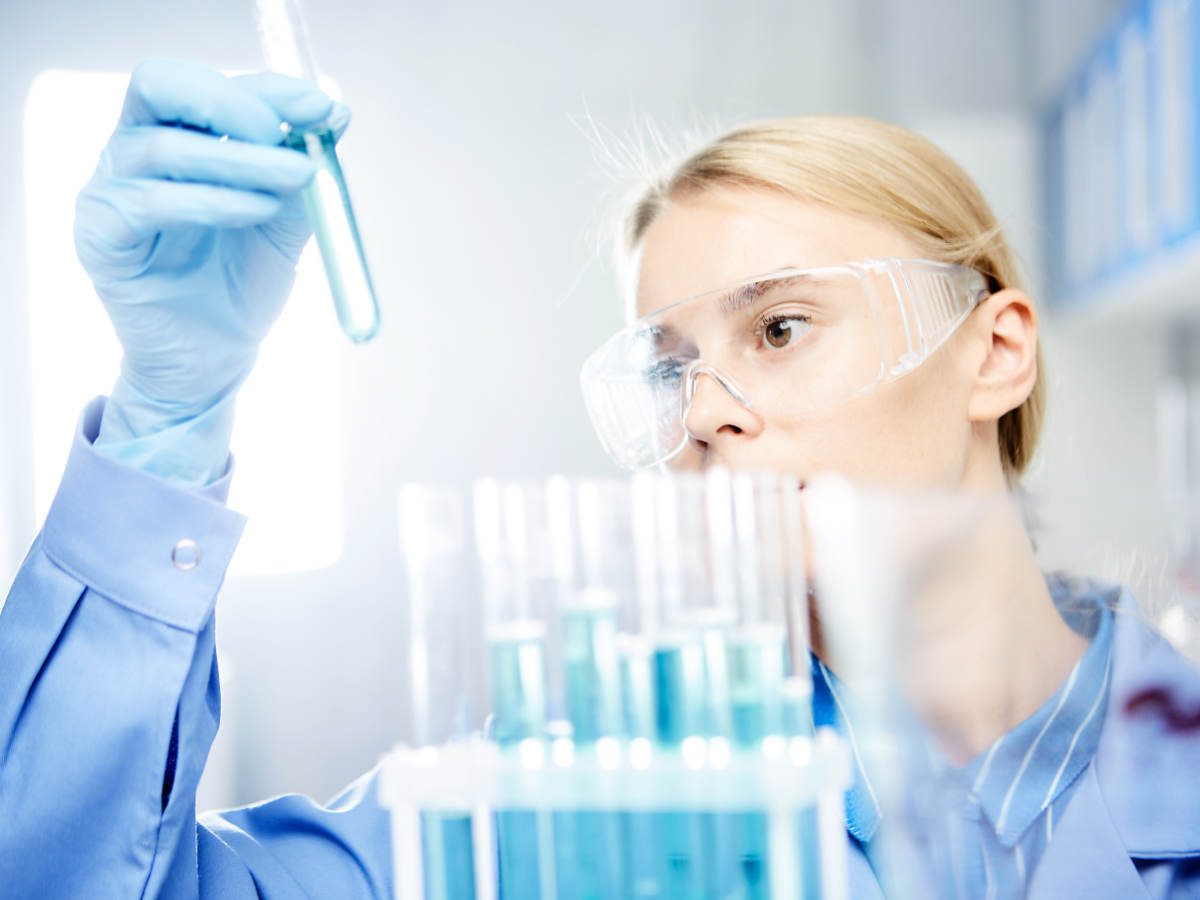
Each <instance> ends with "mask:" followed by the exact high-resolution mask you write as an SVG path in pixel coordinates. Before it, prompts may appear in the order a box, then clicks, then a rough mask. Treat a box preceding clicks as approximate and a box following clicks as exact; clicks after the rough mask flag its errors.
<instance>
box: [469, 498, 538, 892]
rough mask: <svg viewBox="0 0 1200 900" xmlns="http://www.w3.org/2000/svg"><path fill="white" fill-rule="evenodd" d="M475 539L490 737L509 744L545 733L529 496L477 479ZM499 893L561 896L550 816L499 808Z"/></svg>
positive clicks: (511, 745)
mask: <svg viewBox="0 0 1200 900" xmlns="http://www.w3.org/2000/svg"><path fill="white" fill-rule="evenodd" d="M474 511H475V542H476V550H477V552H478V555H479V559H480V564H481V565H482V567H483V584H484V605H485V620H486V631H487V645H488V662H489V674H490V679H489V680H490V683H491V697H492V719H491V729H490V730H491V735H492V737H493V739H494V740H495V741H496V742H497V743H498V744H499V745H500V746H501V747H503V748H507V749H512V750H515V749H516V748H517V747H518V746H519V745H521V744H522V743H523V742H524V741H528V740H535V741H540V740H542V739H544V738H545V737H546V734H547V721H546V662H545V660H546V653H545V637H546V629H545V623H544V622H543V621H541V620H539V619H537V618H535V617H534V616H533V611H532V609H531V604H530V596H529V581H528V562H529V547H528V544H527V533H526V522H525V509H524V498H523V497H522V495H521V492H520V488H519V487H517V486H515V485H506V486H505V487H504V488H503V490H502V489H501V486H500V485H499V483H498V482H496V481H495V480H494V479H482V480H480V481H478V482H476V484H475V489H474ZM495 834H496V857H497V864H498V866H497V868H498V879H499V884H500V893H501V896H504V897H530V898H535V900H536V898H542V897H544V898H551V897H553V896H554V895H555V873H554V834H553V827H552V824H551V819H550V815H549V814H548V813H543V812H532V811H528V810H510V809H506V810H499V811H497V813H496V816H495Z"/></svg>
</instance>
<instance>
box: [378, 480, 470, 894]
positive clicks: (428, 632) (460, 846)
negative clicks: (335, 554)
mask: <svg viewBox="0 0 1200 900" xmlns="http://www.w3.org/2000/svg"><path fill="white" fill-rule="evenodd" d="M397 500H398V502H397V508H398V513H399V523H398V524H399V533H400V546H401V549H402V551H403V555H404V559H405V563H406V567H407V575H408V578H407V585H408V596H407V601H408V654H407V656H408V674H409V680H410V688H409V692H408V694H409V702H410V722H411V724H410V728H409V734H408V739H409V740H410V742H411V743H412V744H413V745H414V746H416V747H425V746H431V745H435V744H440V743H442V742H443V741H446V740H448V739H451V738H453V737H456V736H462V733H463V732H464V731H465V730H466V729H467V728H468V727H469V723H470V718H471V716H470V710H471V706H472V703H471V700H472V697H471V696H470V695H471V687H472V684H471V683H470V681H471V679H470V674H472V673H470V672H468V671H465V667H464V666H463V665H462V660H463V659H464V658H466V659H470V657H471V654H470V652H469V651H468V648H467V647H465V646H463V645H464V643H466V642H467V636H466V629H464V628H463V625H464V624H465V623H464V622H463V621H462V619H463V617H462V616H461V615H458V613H460V612H461V610H460V609H458V608H456V607H448V605H447V604H444V603H439V602H437V601H438V600H440V599H443V598H445V597H447V596H454V592H455V591H456V590H461V589H462V588H463V587H464V585H463V584H462V583H461V581H460V579H459V578H458V573H461V572H462V571H463V569H464V565H463V563H464V561H465V558H464V557H465V554H466V553H467V552H468V549H467V548H468V546H469V541H468V540H467V535H466V532H465V522H464V517H463V510H462V496H461V494H460V492H458V491H456V490H448V489H439V488H434V487H431V486H429V485H423V484H406V485H404V486H403V487H402V488H401V489H400V491H399V494H398V498H397ZM464 651H468V652H464ZM420 825H421V851H422V863H423V866H422V868H423V888H424V896H425V900H474V898H475V896H476V891H475V877H474V865H473V860H474V846H473V839H472V834H471V814H470V811H469V810H457V809H445V810H431V809H423V810H421V811H420Z"/></svg>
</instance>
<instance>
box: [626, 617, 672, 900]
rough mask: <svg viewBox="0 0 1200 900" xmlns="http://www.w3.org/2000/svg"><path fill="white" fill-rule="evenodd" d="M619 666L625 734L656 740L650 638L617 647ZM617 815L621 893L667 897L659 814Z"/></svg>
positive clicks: (652, 659)
mask: <svg viewBox="0 0 1200 900" xmlns="http://www.w3.org/2000/svg"><path fill="white" fill-rule="evenodd" d="M617 667H618V671H619V673H620V674H619V681H620V687H621V709H622V711H623V716H622V719H623V725H624V729H625V734H626V735H627V736H628V737H630V738H640V739H643V740H654V738H655V737H656V736H657V734H658V727H657V724H656V720H655V710H656V702H655V691H654V668H655V667H654V654H653V648H652V646H651V645H650V643H649V642H648V641H644V640H641V639H638V638H630V639H629V640H627V641H626V642H625V643H624V644H623V645H621V646H620V647H619V649H618V653H617ZM618 818H619V821H620V826H621V847H622V856H623V857H624V859H625V870H624V876H625V880H624V882H623V885H622V890H621V892H620V896H621V897H630V898H635V900H640V898H647V897H662V896H664V894H663V892H662V886H661V884H660V879H661V873H662V859H663V858H664V854H663V851H662V849H661V848H660V846H659V829H658V827H657V817H656V815H655V814H654V813H650V812H623V813H619V814H618Z"/></svg>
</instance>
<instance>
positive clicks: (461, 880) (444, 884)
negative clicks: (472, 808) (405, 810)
mask: <svg viewBox="0 0 1200 900" xmlns="http://www.w3.org/2000/svg"><path fill="white" fill-rule="evenodd" d="M421 856H422V862H423V864H424V866H425V900H475V858H474V852H473V844H472V837H471V816H470V815H469V814H463V813H459V812H437V811H432V810H425V811H424V812H422V813H421Z"/></svg>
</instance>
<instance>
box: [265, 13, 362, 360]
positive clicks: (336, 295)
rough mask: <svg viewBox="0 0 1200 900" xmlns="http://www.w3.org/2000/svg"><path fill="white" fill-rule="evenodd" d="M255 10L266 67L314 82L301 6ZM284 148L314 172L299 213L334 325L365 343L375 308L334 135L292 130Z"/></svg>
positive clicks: (323, 128)
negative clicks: (316, 254)
mask: <svg viewBox="0 0 1200 900" xmlns="http://www.w3.org/2000/svg"><path fill="white" fill-rule="evenodd" d="M254 10H255V16H256V19H257V22H258V36H259V41H260V43H261V45H262V50H263V56H264V57H266V61H267V65H268V66H269V67H270V68H272V69H274V70H275V71H276V72H279V73H281V74H284V75H292V76H294V77H296V78H306V79H308V80H309V81H313V82H319V81H320V78H319V75H318V71H317V64H316V60H315V59H314V57H313V52H312V46H311V44H310V42H309V34H308V24H307V22H306V21H305V18H304V11H303V9H302V7H301V5H300V0H255V4H254ZM284 143H285V144H286V145H287V146H288V147H291V148H292V149H293V150H299V151H301V152H302V153H305V154H306V155H307V156H308V158H309V159H310V160H312V163H313V165H314V166H315V167H316V175H315V177H314V178H313V180H312V181H311V182H310V183H309V184H308V186H307V187H305V188H304V208H305V211H306V212H307V213H308V221H309V224H310V225H311V226H312V229H313V232H314V234H315V235H316V238H317V246H318V247H319V248H320V250H321V261H322V262H323V263H324V265H325V275H326V277H327V279H328V281H329V290H330V292H331V293H332V295H333V305H334V307H335V308H336V310H337V316H338V321H339V322H340V323H341V326H342V330H343V331H344V332H345V333H346V335H347V336H348V337H349V338H350V339H351V340H352V341H355V342H356V343H360V342H362V341H369V340H370V339H371V338H373V337H374V336H375V334H376V333H377V332H378V331H379V303H378V301H376V299H375V287H374V285H373V284H372V282H371V273H370V270H368V268H367V260H366V256H365V255H364V254H363V247H362V239H361V238H360V237H359V234H358V222H357V220H356V219H355V216H354V207H353V206H351V205H350V194H349V193H348V192H347V190H346V179H345V177H344V176H343V175H342V166H341V163H340V162H338V157H337V149H336V147H335V141H334V136H333V132H332V131H330V129H329V128H328V127H327V126H326V125H324V124H321V125H318V126H316V127H313V128H310V129H308V130H307V131H295V130H292V131H289V132H288V133H287V135H286V137H285V139H284Z"/></svg>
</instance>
